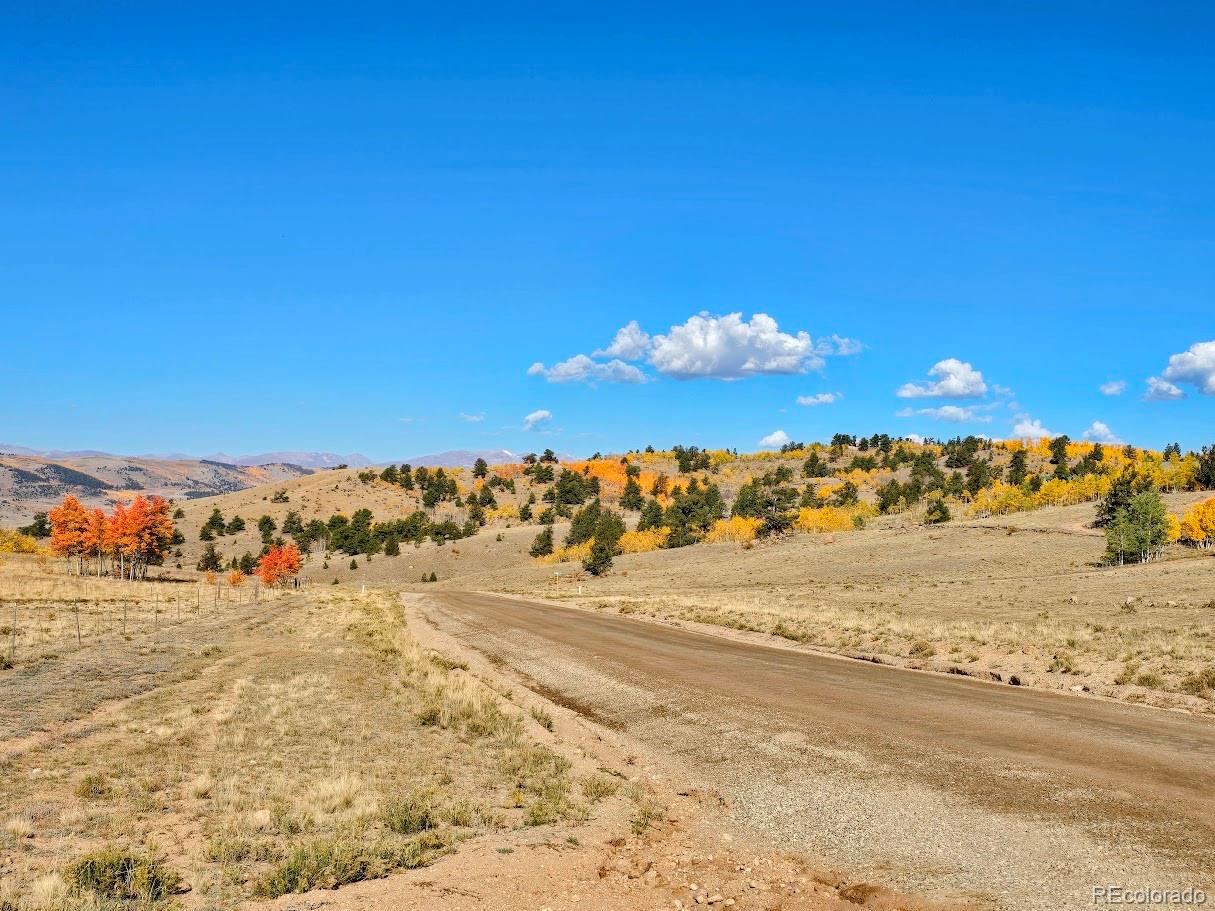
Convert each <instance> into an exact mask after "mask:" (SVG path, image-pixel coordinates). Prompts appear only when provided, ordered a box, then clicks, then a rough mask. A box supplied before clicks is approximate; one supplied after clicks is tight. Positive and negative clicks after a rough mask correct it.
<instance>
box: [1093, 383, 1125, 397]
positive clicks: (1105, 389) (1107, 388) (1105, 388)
mask: <svg viewBox="0 0 1215 911" xmlns="http://www.w3.org/2000/svg"><path fill="white" fill-rule="evenodd" d="M1098 388H1099V389H1100V390H1101V394H1102V395H1122V393H1124V392H1126V380H1110V381H1109V382H1108V383H1102V384H1101V385H1100V386H1099V387H1098Z"/></svg>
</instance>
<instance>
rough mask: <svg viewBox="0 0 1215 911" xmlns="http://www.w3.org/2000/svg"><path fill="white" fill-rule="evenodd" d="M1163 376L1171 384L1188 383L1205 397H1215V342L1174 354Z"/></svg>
mask: <svg viewBox="0 0 1215 911" xmlns="http://www.w3.org/2000/svg"><path fill="white" fill-rule="evenodd" d="M1162 375H1163V377H1164V378H1165V379H1166V380H1168V381H1169V382H1171V383H1187V384H1189V385H1191V386H1194V387H1195V388H1196V389H1197V390H1198V391H1199V392H1201V393H1202V394H1203V395H1215V341H1210V342H1195V343H1194V344H1192V345H1190V347H1189V350H1187V351H1183V352H1181V353H1180V354H1174V355H1173V356H1172V357H1170V358H1169V365H1168V366H1167V367H1165V368H1164V373H1163V374H1162ZM1148 382H1149V383H1151V380H1148ZM1174 388H1176V387H1174ZM1171 398H1178V396H1171Z"/></svg>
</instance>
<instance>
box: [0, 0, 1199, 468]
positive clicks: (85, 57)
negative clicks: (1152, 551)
mask: <svg viewBox="0 0 1215 911" xmlns="http://www.w3.org/2000/svg"><path fill="white" fill-rule="evenodd" d="M430 6H431V7H433V5H430ZM655 6H656V5H654V4H646V5H641V4H637V5H631V4H614V5H612V6H611V7H610V9H608V8H604V9H603V10H601V11H599V12H597V13H593V14H591V13H586V12H577V11H574V10H573V9H572V8H571V5H554V6H547V7H546V6H539V5H535V6H531V7H526V8H516V7H510V8H507V7H504V6H502V5H501V4H494V5H485V6H478V5H448V6H446V8H445V11H444V12H443V13H441V14H440V13H436V11H435V9H433V8H427V7H425V6H421V5H419V6H416V7H413V6H409V5H402V4H394V5H384V6H376V5H361V4H344V5H341V6H338V7H333V6H330V5H325V6H322V5H316V4H313V5H309V4H303V5H300V4H291V5H287V4H283V5H275V4H258V5H257V6H256V9H249V8H248V7H247V6H243V5H242V6H236V5H230V6H229V5H224V4H210V5H207V6H206V7H205V8H204V7H199V6H197V5H196V6H195V7H194V8H193V9H192V10H187V7H186V6H183V5H181V4H147V5H143V4H138V3H125V4H104V5H103V4H85V3H80V4H62V3H54V2H48V3H40V4H13V3H5V4H3V6H2V7H0V9H2V10H3V13H2V22H3V26H4V27H3V28H0V109H2V110H3V111H4V116H3V117H2V118H0V199H3V201H4V202H3V205H0V295H2V305H3V314H4V316H3V326H4V333H3V343H2V351H0V441H4V442H12V443H21V444H25V445H31V446H37V447H46V448H51V447H60V448H84V447H88V448H103V449H111V450H117V451H123V452H144V451H169V450H178V451H189V452H198V453H203V452H211V451H215V450H225V451H227V452H231V453H240V452H255V451H263V450H270V449H324V450H335V451H341V452H350V451H362V452H365V453H367V454H368V455H371V456H372V457H374V458H380V459H389V458H397V457H402V456H406V455H410V454H415V453H421V452H428V451H434V450H437V449H446V448H491V447H499V446H502V447H506V448H509V449H513V450H524V451H526V450H529V449H538V448H542V447H544V446H552V447H554V448H556V449H560V450H562V451H566V452H572V453H577V454H585V453H589V452H591V451H594V450H596V449H601V450H604V451H608V450H621V449H626V448H630V447H634V446H644V445H645V444H647V443H653V444H654V445H670V444H671V443H674V442H685V443H698V444H702V445H712V446H737V447H739V448H742V449H753V448H755V447H756V445H757V444H758V441H759V440H760V439H761V438H765V437H770V435H772V434H774V433H775V432H777V431H783V432H784V433H785V434H786V435H787V436H789V437H791V438H793V439H815V438H823V437H826V436H830V434H832V433H834V432H836V431H837V430H844V431H849V432H855V433H873V432H889V433H907V434H910V433H919V434H926V435H933V436H952V435H954V434H956V433H967V432H975V433H985V434H989V435H992V436H1008V435H1010V434H1012V433H1013V431H1014V429H1015V428H1017V426H1018V425H1020V426H1021V428H1022V429H1025V428H1032V427H1038V428H1041V429H1045V430H1050V431H1053V432H1065V433H1068V434H1070V435H1072V436H1073V437H1077V438H1078V437H1080V436H1081V435H1082V434H1084V433H1085V432H1086V431H1087V432H1089V433H1090V435H1091V436H1097V437H1100V436H1106V437H1108V438H1110V439H1113V438H1117V439H1121V440H1127V441H1131V442H1135V443H1139V444H1143V445H1153V446H1161V445H1163V444H1164V443H1166V442H1169V441H1172V440H1179V441H1180V442H1181V443H1182V444H1183V445H1184V446H1187V447H1197V446H1199V445H1201V444H1205V443H1209V442H1212V441H1215V420H1213V418H1215V395H1212V394H1210V393H1215V344H1212V345H1210V346H1209V347H1203V345H1202V343H1204V342H1213V341H1215V313H1213V309H1212V303H1213V291H1215V168H1213V167H1212V161H1213V159H1215V102H1213V101H1212V99H1215V63H1212V58H1211V55H1210V47H1211V46H1212V41H1213V40H1215V14H1213V13H1212V12H1211V9H1210V7H1209V5H1202V4H1182V3H1177V4H1169V5H1166V6H1160V5H1149V4H1101V5H1096V4H1093V5H1083V6H1082V5H1075V4H1055V5H1052V6H1049V7H1048V6H1046V5H1042V6H1041V7H1036V8H1029V7H1023V8H1021V9H1019V10H1013V9H1012V8H1011V7H1008V8H1000V9H997V8H996V5H994V4H982V5H978V4H918V5H912V4H848V5H845V4H831V5H827V4H822V5H817V4H791V5H787V6H785V5H769V4H761V5H758V6H757V5H754V4H747V5H743V4H737V5H734V6H732V7H727V6H717V5H705V4H694V5H693V4H688V5H682V4H663V5H660V6H661V9H655V8H654V7H655ZM845 6H846V7H847V8H846V9H844V8H843V7H845ZM702 313H703V314H706V316H704V317H700V318H698V319H694V318H697V315H698V314H702ZM735 313H737V314H741V317H739V318H737V319H734V318H732V317H731V316H730V314H735ZM756 314H763V315H765V317H766V318H765V319H761V320H759V321H758V322H757V321H756V320H755V315H756ZM689 320H692V322H691V323H689ZM633 321H636V323H637V327H638V329H639V330H640V332H641V333H642V334H644V336H645V337H646V340H645V341H643V342H639V343H638V344H637V345H635V346H633V350H631V351H629V352H628V353H630V354H632V355H634V358H633V359H631V360H630V359H625V358H619V359H618V360H619V361H620V364H619V365H618V366H615V367H609V366H607V365H608V363H609V362H610V361H611V360H612V359H613V358H612V357H611V356H609V355H600V356H595V355H594V352H596V351H606V350H607V349H608V348H609V346H610V345H611V343H612V340H613V338H614V336H615V334H616V333H617V331H618V330H620V329H621V328H622V327H624V326H626V325H628V324H629V323H630V322H633ZM772 323H774V324H775V327H773V326H772ZM798 333H806V335H807V336H808V337H809V338H808V340H807V339H806V338H805V337H802V336H799V335H798ZM638 338H641V336H638ZM833 339H837V340H836V341H833ZM839 340H845V341H839ZM857 348H859V350H854V349H857ZM845 352H852V353H845ZM579 354H581V355H586V356H587V357H588V358H589V359H590V361H591V362H592V363H593V364H597V365H598V366H587V362H585V361H576V362H574V363H573V364H569V363H567V362H568V361H569V359H570V358H572V357H574V356H576V355H579ZM1170 359H1172V360H1170ZM536 363H540V364H541V365H543V370H541V369H540V368H536V369H534V370H532V372H531V373H530V374H529V368H531V367H532V365H533V364H536ZM942 363H944V366H941V367H939V368H937V372H936V374H935V375H933V376H930V375H929V371H930V370H932V369H933V368H934V366H935V365H938V364H942ZM557 364H566V366H565V367H564V368H563V369H560V370H557V371H556V372H553V367H554V365H557ZM963 368H965V369H963ZM976 373H977V374H979V378H978V379H977V380H976V379H975V374H976ZM725 376H729V377H732V378H729V379H726V378H722V377H725ZM638 378H641V379H643V380H644V382H619V381H618V380H620V379H629V380H637V379H638ZM1149 378H1156V380H1157V382H1156V383H1155V385H1154V386H1153V387H1151V389H1152V390H1153V391H1150V392H1149V387H1148V385H1147V381H1148V379H1149ZM558 380H564V381H558ZM1110 383H1125V387H1124V388H1123V389H1122V390H1121V392H1120V393H1119V394H1104V393H1103V392H1102V391H1101V389H1100V387H1101V386H1102V385H1103V384H1110ZM907 384H913V385H914V387H915V389H914V390H911V391H908V390H906V389H905V388H904V387H906V386H907ZM980 387H982V390H983V391H981V392H980V391H979V390H980ZM1114 388H1116V387H1111V386H1107V392H1111V391H1113V389H1114ZM899 390H904V396H902V397H900V396H899V395H898V394H897V393H898V392H899ZM1204 390H1205V391H1204ZM916 392H918V393H919V394H913V393H916ZM799 396H800V397H803V400H812V398H813V397H814V396H820V397H821V396H827V397H831V396H834V397H835V400H834V401H831V402H828V401H825V400H823V399H821V398H820V399H819V400H817V403H816V404H809V405H806V404H798V398H799ZM538 412H547V413H548V414H549V415H550V417H548V418H543V416H538V417H536V418H534V419H533V421H532V427H531V429H530V430H528V429H525V427H526V425H527V416H528V415H535V414H537V413H538ZM1035 422H1036V424H1035ZM1094 422H1099V424H1100V426H1098V427H1096V428H1095V427H1094ZM1102 427H1103V428H1104V430H1102V429H1101V428H1102ZM773 439H779V437H775V438H773Z"/></svg>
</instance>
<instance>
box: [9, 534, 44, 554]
mask: <svg viewBox="0 0 1215 911" xmlns="http://www.w3.org/2000/svg"><path fill="white" fill-rule="evenodd" d="M39 551H40V548H39V547H38V541H37V540H36V539H34V538H32V537H30V536H29V535H23V534H21V532H19V531H13V530H12V529H9V528H0V554H36V553H38V552H39Z"/></svg>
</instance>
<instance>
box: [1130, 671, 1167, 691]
mask: <svg viewBox="0 0 1215 911" xmlns="http://www.w3.org/2000/svg"><path fill="white" fill-rule="evenodd" d="M1135 682H1136V683H1137V684H1139V685H1140V686H1146V687H1148V688H1149V689H1153V690H1158V689H1160V688H1161V687H1163V686H1164V680H1163V679H1161V677H1160V675H1159V674H1157V673H1155V672H1153V671H1146V672H1144V673H1142V674H1140V675H1139V676H1138V677H1136V678H1135Z"/></svg>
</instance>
